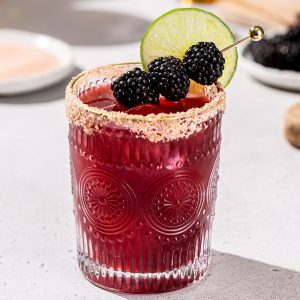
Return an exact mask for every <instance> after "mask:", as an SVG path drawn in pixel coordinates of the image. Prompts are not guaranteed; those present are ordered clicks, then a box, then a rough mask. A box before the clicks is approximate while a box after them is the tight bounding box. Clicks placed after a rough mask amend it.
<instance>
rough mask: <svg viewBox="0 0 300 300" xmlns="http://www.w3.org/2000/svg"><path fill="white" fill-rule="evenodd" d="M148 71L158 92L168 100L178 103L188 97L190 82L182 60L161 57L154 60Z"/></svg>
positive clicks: (172, 57)
mask: <svg viewBox="0 0 300 300" xmlns="http://www.w3.org/2000/svg"><path fill="white" fill-rule="evenodd" d="M148 69H149V76H150V77H151V79H152V82H153V83H154V85H155V87H156V89H157V91H158V92H159V93H160V94H161V95H162V96H164V97H165V98H166V99H168V100H172V101H177V100H179V99H181V98H184V97H185V96H186V95H187V93H188V91H189V87H190V80H189V77H188V75H187V73H186V70H185V68H184V65H183V63H182V61H181V60H180V59H178V58H176V57H174V56H168V57H160V58H157V59H155V60H153V61H152V62H151V63H150V64H149V65H148Z"/></svg>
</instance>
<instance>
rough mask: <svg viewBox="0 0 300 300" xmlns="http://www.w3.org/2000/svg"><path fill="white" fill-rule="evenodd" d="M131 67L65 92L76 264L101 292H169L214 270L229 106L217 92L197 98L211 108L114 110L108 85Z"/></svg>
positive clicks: (90, 74)
mask: <svg viewBox="0 0 300 300" xmlns="http://www.w3.org/2000/svg"><path fill="white" fill-rule="evenodd" d="M134 66H136V65H126V64H123V65H110V66H106V67H100V68H96V69H92V70H89V71H86V72H84V73H82V74H80V75H79V76H78V77H77V78H75V79H73V80H72V81H71V82H70V84H69V85H68V87H67V94H66V98H67V102H66V108H67V117H68V119H69V123H70V125H69V126H70V128H69V142H70V163H71V173H72V193H73V196H74V212H75V219H76V230H77V250H78V263H79V267H80V270H81V271H82V273H83V275H84V276H85V278H86V279H88V280H89V281H91V282H92V283H93V284H95V285H97V286H99V287H102V288H104V289H109V290H115V291H121V292H130V293H156V292H166V291H172V290H176V289H180V288H183V287H185V286H187V285H189V284H191V283H193V282H195V281H198V280H199V279H201V278H202V277H203V276H204V275H205V273H206V271H207V268H208V265H209V261H210V252H211V246H210V240H211V230H212V223H213V219H214V214H215V213H214V211H215V201H216V194H217V181H218V168H219V152H220V142H221V132H220V131H221V118H222V113H223V111H224V102H225V97H224V92H223V91H222V89H221V88H219V87H217V86H213V87H207V88H205V89H204V90H202V92H201V94H198V95H197V94H194V95H192V96H193V97H194V98H195V97H201V96H203V93H204V94H205V95H209V97H210V98H211V101H210V103H206V104H205V105H203V106H202V107H199V108H192V109H189V110H187V111H182V112H178V113H176V114H174V113H170V114H166V113H161V114H157V115H154V114H150V115H147V116H142V115H129V114H127V113H126V112H117V111H114V108H115V106H114V105H116V102H115V100H114V98H113V96H112V93H111V90H110V83H111V81H112V80H114V79H115V78H117V77H118V76H120V75H121V74H122V73H124V72H126V71H128V70H130V69H132V68H133V67H134ZM189 96H191V95H189ZM189 96H188V97H189ZM101 106H102V108H101ZM103 107H106V108H105V109H103Z"/></svg>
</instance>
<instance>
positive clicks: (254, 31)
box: [221, 25, 265, 53]
mask: <svg viewBox="0 0 300 300" xmlns="http://www.w3.org/2000/svg"><path fill="white" fill-rule="evenodd" d="M264 35H265V33H264V30H263V29H262V27H260V26H257V25H256V26H253V27H251V28H250V29H249V32H248V36H247V37H245V38H243V39H241V40H239V41H237V42H236V43H234V44H232V45H230V46H228V47H226V48H224V49H222V50H221V52H222V53H224V52H226V51H228V50H230V49H232V48H235V47H237V46H238V45H240V44H242V43H245V42H247V41H249V40H252V41H254V42H258V41H260V40H261V39H262V38H263V37H264Z"/></svg>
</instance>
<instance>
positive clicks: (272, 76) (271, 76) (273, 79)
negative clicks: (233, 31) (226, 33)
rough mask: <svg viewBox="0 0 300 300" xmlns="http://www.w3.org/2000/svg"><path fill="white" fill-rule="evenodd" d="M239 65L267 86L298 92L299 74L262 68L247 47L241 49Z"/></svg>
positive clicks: (299, 89)
mask: <svg viewBox="0 0 300 300" xmlns="http://www.w3.org/2000/svg"><path fill="white" fill-rule="evenodd" d="M278 32H281V30H279V31H278ZM274 34H275V33H274V32H272V35H274ZM240 64H241V67H243V68H244V69H245V70H246V71H247V72H248V73H249V74H250V75H252V76H253V77H254V78H256V79H257V80H259V81H261V82H263V83H265V84H267V85H270V86H274V87H277V88H281V89H287V90H293V91H300V72H297V71H290V70H279V69H275V68H268V67H264V66H263V65H260V64H258V63H256V62H255V61H254V59H253V57H252V54H251V53H250V51H249V50H248V48H247V46H245V47H243V48H242V49H241V55H240Z"/></svg>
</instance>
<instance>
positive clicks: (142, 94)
mask: <svg viewBox="0 0 300 300" xmlns="http://www.w3.org/2000/svg"><path fill="white" fill-rule="evenodd" d="M111 89H112V90H113V93H114V96H115V97H116V99H117V100H118V101H119V103H121V104H123V105H125V106H126V107H128V108H129V107H132V106H135V105H138V104H145V103H153V104H158V103H159V98H158V96H159V93H158V92H157V91H155V89H154V87H153V84H152V82H151V79H150V77H149V75H148V73H146V72H144V71H142V70H141V69H140V68H135V69H133V70H130V71H128V72H126V73H124V74H122V75H121V76H120V77H119V78H117V79H116V80H115V81H114V82H113V83H112V84H111Z"/></svg>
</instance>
